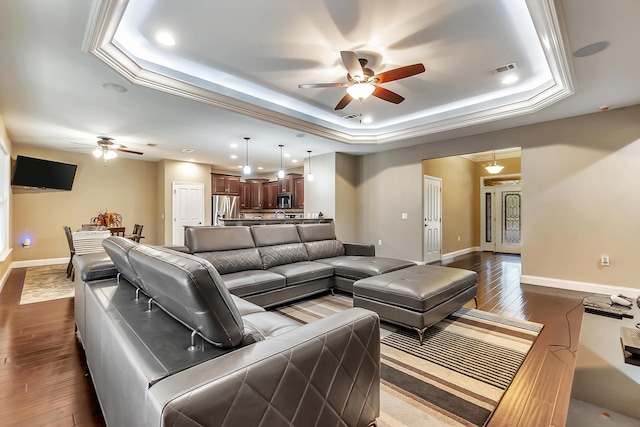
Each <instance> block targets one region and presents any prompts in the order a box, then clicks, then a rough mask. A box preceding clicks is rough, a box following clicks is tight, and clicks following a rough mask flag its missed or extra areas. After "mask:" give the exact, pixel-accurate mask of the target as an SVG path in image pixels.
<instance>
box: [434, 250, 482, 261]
mask: <svg viewBox="0 0 640 427" xmlns="http://www.w3.org/2000/svg"><path fill="white" fill-rule="evenodd" d="M481 250H482V249H480V247H479V246H474V247H471V248H465V249H460V250H459V251H455V252H449V253H447V254H442V256H441V258H440V260H441V261H445V260H448V259H451V258H455V257H457V256H460V255H466V254H470V253H472V252H479V251H481Z"/></svg>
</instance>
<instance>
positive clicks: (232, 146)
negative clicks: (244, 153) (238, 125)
mask: <svg viewBox="0 0 640 427" xmlns="http://www.w3.org/2000/svg"><path fill="white" fill-rule="evenodd" d="M230 147H231V148H238V144H236V143H233V144H231V145H230Z"/></svg>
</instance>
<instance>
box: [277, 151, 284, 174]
mask: <svg viewBox="0 0 640 427" xmlns="http://www.w3.org/2000/svg"><path fill="white" fill-rule="evenodd" d="M278 147H280V170H279V171H278V179H282V178H284V169H282V148H283V147H284V145H282V144H280V145H278Z"/></svg>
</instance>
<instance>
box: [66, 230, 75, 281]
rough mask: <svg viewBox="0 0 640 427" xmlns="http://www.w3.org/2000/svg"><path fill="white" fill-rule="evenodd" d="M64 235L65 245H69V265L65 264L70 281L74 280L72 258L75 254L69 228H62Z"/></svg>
mask: <svg viewBox="0 0 640 427" xmlns="http://www.w3.org/2000/svg"><path fill="white" fill-rule="evenodd" d="M64 234H66V236H67V243H68V244H69V252H70V253H71V254H70V258H69V264H67V277H71V280H74V279H75V271H74V269H73V262H72V261H73V256H74V255H75V254H76V248H75V247H74V246H73V236H72V235H71V227H69V226H67V225H65V226H64Z"/></svg>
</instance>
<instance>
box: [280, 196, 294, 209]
mask: <svg viewBox="0 0 640 427" xmlns="http://www.w3.org/2000/svg"><path fill="white" fill-rule="evenodd" d="M276 206H277V207H278V209H291V208H293V194H279V195H277V196H276Z"/></svg>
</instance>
